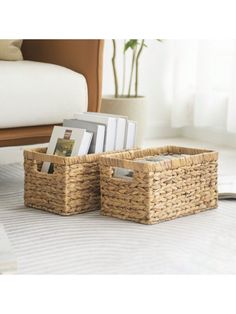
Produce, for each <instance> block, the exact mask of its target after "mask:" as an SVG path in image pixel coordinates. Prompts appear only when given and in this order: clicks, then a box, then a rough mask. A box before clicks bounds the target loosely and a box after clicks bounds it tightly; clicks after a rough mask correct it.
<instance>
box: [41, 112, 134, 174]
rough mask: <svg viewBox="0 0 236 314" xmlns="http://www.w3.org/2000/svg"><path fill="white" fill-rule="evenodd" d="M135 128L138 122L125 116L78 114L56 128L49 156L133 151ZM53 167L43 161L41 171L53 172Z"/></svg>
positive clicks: (91, 113) (50, 144) (50, 143)
mask: <svg viewBox="0 0 236 314" xmlns="http://www.w3.org/2000/svg"><path fill="white" fill-rule="evenodd" d="M136 129H137V125H136V122H135V121H130V120H128V117H126V116H119V115H110V114H105V113H95V112H84V113H76V114H75V115H74V118H73V119H65V120H64V121H63V126H62V127H61V126H55V127H54V129H53V132H52V136H51V139H50V142H49V146H48V149H47V154H50V155H57V156H65V157H66V156H79V155H86V154H93V153H102V152H108V151H115V150H123V149H132V148H134V146H135V137H136ZM50 167H51V164H50V163H49V162H44V164H43V167H42V171H43V172H51V170H52V169H50Z"/></svg>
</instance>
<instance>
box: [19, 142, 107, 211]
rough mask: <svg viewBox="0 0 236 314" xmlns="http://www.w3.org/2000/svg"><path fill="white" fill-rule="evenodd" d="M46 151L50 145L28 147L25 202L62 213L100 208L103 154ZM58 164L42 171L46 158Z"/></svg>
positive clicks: (47, 160)
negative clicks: (69, 154) (54, 153)
mask: <svg viewBox="0 0 236 314" xmlns="http://www.w3.org/2000/svg"><path fill="white" fill-rule="evenodd" d="M106 154H109V153H101V154H91V155H85V156H78V157H59V156H52V155H47V154H46V148H39V149H35V150H25V151H24V168H25V194H24V198H25V205H26V206H28V207H34V208H38V209H43V210H46V211H49V212H53V213H56V214H60V215H72V214H78V213H83V212H87V211H91V210H97V209H100V182H99V163H98V160H99V157H100V156H101V155H106ZM45 161H46V162H50V163H53V164H54V172H53V173H52V174H48V173H45V172H40V170H41V167H42V164H43V162H45Z"/></svg>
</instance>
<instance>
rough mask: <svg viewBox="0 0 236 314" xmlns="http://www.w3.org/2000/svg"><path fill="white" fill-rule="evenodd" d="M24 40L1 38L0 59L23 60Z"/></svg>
mask: <svg viewBox="0 0 236 314" xmlns="http://www.w3.org/2000/svg"><path fill="white" fill-rule="evenodd" d="M21 45H22V40H18V39H1V40H0V60H5V61H19V60H23V56H22V53H21Z"/></svg>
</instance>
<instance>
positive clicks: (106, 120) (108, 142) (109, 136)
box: [74, 112, 117, 152]
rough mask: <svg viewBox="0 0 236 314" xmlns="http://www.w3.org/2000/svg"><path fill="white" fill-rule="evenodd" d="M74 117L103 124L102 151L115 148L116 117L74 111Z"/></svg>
mask: <svg viewBox="0 0 236 314" xmlns="http://www.w3.org/2000/svg"><path fill="white" fill-rule="evenodd" d="M74 118H75V119H78V120H83V121H88V122H95V123H97V124H103V125H105V126H106V135H105V144H104V151H106V152H107V151H113V150H114V149H115V140H116V123H117V119H116V118H113V117H110V116H104V115H99V114H95V113H90V112H86V113H75V114H74Z"/></svg>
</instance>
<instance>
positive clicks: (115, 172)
mask: <svg viewBox="0 0 236 314" xmlns="http://www.w3.org/2000/svg"><path fill="white" fill-rule="evenodd" d="M112 178H116V179H123V180H133V178H134V171H133V170H132V169H127V168H121V167H114V168H112Z"/></svg>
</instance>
